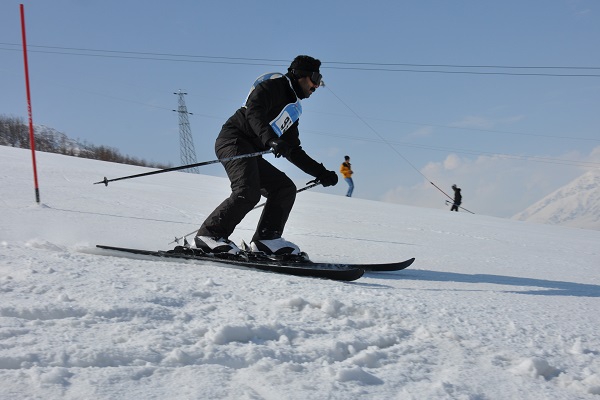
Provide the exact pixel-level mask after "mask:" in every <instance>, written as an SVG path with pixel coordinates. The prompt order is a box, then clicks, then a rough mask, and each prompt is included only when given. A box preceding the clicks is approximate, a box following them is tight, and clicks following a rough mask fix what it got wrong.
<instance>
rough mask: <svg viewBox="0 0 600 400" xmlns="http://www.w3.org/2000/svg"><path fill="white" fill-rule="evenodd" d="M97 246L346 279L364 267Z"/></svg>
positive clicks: (251, 255)
mask: <svg viewBox="0 0 600 400" xmlns="http://www.w3.org/2000/svg"><path fill="white" fill-rule="evenodd" d="M96 247H98V248H100V249H104V250H111V251H116V252H125V253H130V254H138V255H144V256H150V257H157V258H168V259H181V260H192V261H207V262H215V263H219V264H227V265H232V266H237V267H245V268H252V269H256V270H261V271H268V272H275V273H279V274H286V275H294V276H307V277H314V278H324V279H331V280H336V281H346V282H350V281H354V280H356V279H358V278H360V277H361V276H362V275H363V274H364V272H365V269H363V268H361V266H362V264H343V263H341V264H336V263H313V262H310V261H306V260H304V261H301V260H300V259H299V258H294V257H289V256H288V257H269V256H266V255H259V254H254V253H247V252H243V253H242V254H241V255H237V256H236V255H231V254H227V253H225V254H223V253H219V254H207V253H204V252H202V251H201V250H198V249H191V248H186V247H182V246H177V247H175V249H173V250H167V251H163V250H158V251H153V250H141V249H131V248H124V247H114V246H104V245H96Z"/></svg>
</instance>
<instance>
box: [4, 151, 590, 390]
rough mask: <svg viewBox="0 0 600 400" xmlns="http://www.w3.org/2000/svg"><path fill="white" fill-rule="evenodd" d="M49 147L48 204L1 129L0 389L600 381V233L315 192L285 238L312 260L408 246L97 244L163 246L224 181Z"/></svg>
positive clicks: (315, 252)
mask: <svg viewBox="0 0 600 400" xmlns="http://www.w3.org/2000/svg"><path fill="white" fill-rule="evenodd" d="M38 164H39V165H38V168H39V175H40V176H39V181H40V193H41V200H42V204H41V205H37V204H36V203H35V201H34V199H35V196H34V190H33V187H32V186H33V184H32V181H33V179H32V173H31V160H30V156H29V152H28V151H27V150H22V149H13V148H7V147H0V228H1V229H0V398H1V399H3V400H4V399H19V400H21V399H78V400H79V399H111V400H113V399H273V400H275V399H278V400H279V399H292V400H293V399H301V400H306V399H365V398H368V399H486V400H488V399H503V400H504V399H531V400H534V399H535V400H539V399H598V396H599V395H600V336H599V335H598V332H599V331H600V318H599V317H598V310H599V309H600V274H599V273H598V265H600V251H599V250H598V243H599V242H600V232H597V231H592V230H582V229H571V228H565V227H557V226H548V225H538V224H530V223H525V222H517V221H511V220H505V219H498V218H491V217H486V216H480V215H471V214H468V213H451V212H449V211H441V210H431V209H421V208H414V207H403V206H400V205H394V204H387V203H378V202H373V201H366V200H361V199H355V198H346V197H343V196H333V195H327V194H322V193H315V192H311V191H305V192H303V193H301V194H299V195H298V198H297V203H296V206H295V208H294V211H293V212H292V215H291V217H290V220H289V223H288V227H287V230H286V232H285V237H286V239H289V240H292V241H294V242H296V243H298V244H299V245H300V246H301V247H302V249H303V250H305V251H307V252H308V253H309V254H310V255H311V258H312V259H313V260H315V261H325V260H328V261H387V260H394V259H398V258H407V257H413V256H414V257H416V258H417V261H416V262H415V264H413V266H411V268H409V269H408V270H406V271H401V272H395V273H380V274H376V273H370V274H367V275H366V276H365V277H363V278H361V279H360V280H358V281H355V282H352V283H340V282H333V281H326V280H320V279H312V278H300V277H289V276H283V275H277V274H271V273H264V272H257V271H251V270H242V269H238V268H228V267H222V266H217V265H214V264H211V263H208V262H206V263H202V264H193V263H190V262H169V261H148V260H141V259H135V258H117V257H111V256H107V255H105V254H104V253H102V252H100V251H98V250H97V249H95V247H94V245H95V244H96V243H103V244H112V245H121V246H130V247H143V248H149V249H158V248H160V249H167V248H169V246H172V245H169V244H168V243H169V242H170V241H171V239H172V238H173V237H174V236H175V235H181V234H185V233H188V232H191V231H193V230H194V229H196V228H197V227H198V225H199V224H200V223H201V222H202V220H203V218H204V217H205V216H206V215H207V214H208V213H209V212H210V211H212V209H213V208H214V207H215V206H216V205H217V204H218V203H219V202H220V201H221V200H222V199H223V198H225V196H227V195H228V194H229V187H228V182H227V181H226V180H224V179H221V178H215V177H209V176H202V175H196V174H186V173H177V172H175V173H167V174H161V175H154V176H151V177H144V178H138V179H135V180H125V181H119V182H113V183H111V184H109V186H108V187H104V185H93V184H92V182H96V181H99V180H101V179H102V178H103V177H104V176H107V177H108V178H115V177H119V176H123V175H129V174H134V173H139V172H141V171H144V169H142V168H137V167H132V166H126V165H118V164H111V163H103V162H98V161H94V160H86V159H79V158H72V157H66V156H60V155H56V154H46V153H38ZM299 184H300V185H302V184H303V182H300V183H299ZM258 217H259V215H258V212H257V211H253V212H251V213H250V214H249V215H248V217H247V218H246V219H245V220H244V221H243V222H242V223H241V224H240V226H239V228H238V229H237V230H236V232H235V234H234V235H233V237H232V239H233V240H235V241H240V240H242V239H244V240H248V239H249V238H250V237H251V236H252V233H253V228H254V226H255V224H256V222H257V220H258Z"/></svg>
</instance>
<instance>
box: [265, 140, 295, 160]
mask: <svg viewBox="0 0 600 400" xmlns="http://www.w3.org/2000/svg"><path fill="white" fill-rule="evenodd" d="M267 144H268V145H269V146H271V148H272V149H273V153H275V157H276V158H279V157H281V156H284V157H285V158H288V156H289V155H290V153H291V152H292V146H290V145H289V144H288V143H287V142H286V141H285V140H282V139H272V140H269V142H268V143H267Z"/></svg>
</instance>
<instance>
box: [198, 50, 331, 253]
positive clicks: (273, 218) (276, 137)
mask: <svg viewBox="0 0 600 400" xmlns="http://www.w3.org/2000/svg"><path fill="white" fill-rule="evenodd" d="M320 66H321V61H319V60H317V59H315V58H313V57H310V56H306V55H299V56H297V57H296V58H295V59H294V60H293V61H292V63H291V65H290V67H289V68H288V72H287V73H286V74H285V75H281V74H270V75H269V78H270V79H265V80H264V81H262V82H259V81H260V78H259V80H257V83H255V85H254V86H255V87H253V90H251V92H250V94H249V95H248V98H247V99H246V103H245V104H244V106H242V107H241V108H240V109H238V110H237V111H236V112H235V113H234V114H233V116H231V117H230V118H229V119H228V120H227V122H225V124H224V125H223V127H222V129H221V132H220V133H219V135H218V137H217V140H216V143H215V152H216V154H217V156H218V157H219V158H226V157H232V156H237V155H241V154H248V153H253V152H257V151H263V150H267V149H269V148H271V149H272V151H273V153H275V157H284V158H286V159H287V160H288V161H290V162H291V163H292V164H294V165H295V166H297V167H298V168H299V169H301V170H302V171H303V172H305V173H306V174H308V175H312V176H313V177H315V178H316V180H317V181H318V182H320V183H321V184H322V185H323V186H334V185H335V184H337V182H338V177H337V174H336V173H335V172H334V171H330V170H327V169H326V168H325V167H324V166H323V164H320V163H318V162H317V161H315V160H314V159H312V158H311V157H310V156H308V155H307V154H306V152H305V151H304V150H303V149H302V147H301V146H300V139H299V132H298V118H299V117H300V114H301V113H302V105H301V103H300V100H301V99H306V98H309V97H310V96H311V94H313V93H314V92H315V90H316V89H317V88H318V87H319V86H320V85H321V78H322V76H321V74H320V72H319V68H320ZM223 166H224V167H225V171H226V172H227V176H228V177H229V180H230V182H231V195H230V196H229V198H227V199H225V200H224V201H223V202H222V203H221V204H220V205H219V206H218V207H217V208H216V209H215V210H214V211H213V212H212V213H211V214H210V215H209V216H208V217H207V218H206V220H205V221H204V223H203V224H202V226H201V227H200V229H199V230H198V233H197V236H196V237H195V238H194V241H195V244H196V247H198V248H200V249H202V250H204V251H206V252H211V253H221V252H228V253H231V254H237V253H239V252H240V249H239V248H238V247H237V246H236V245H235V244H234V243H233V242H231V241H230V240H229V235H231V234H232V233H233V231H234V229H235V227H236V226H237V225H238V224H239V223H240V222H241V221H242V219H243V218H244V217H245V216H246V214H247V213H248V212H250V210H252V208H253V207H254V206H255V205H256V204H257V203H258V201H259V200H260V196H261V194H262V195H263V196H265V197H266V198H267V201H266V203H265V207H264V209H263V212H262V215H261V217H260V220H259V222H258V226H257V228H256V231H255V233H254V235H253V237H252V241H251V242H250V248H251V250H252V251H262V252H265V253H267V254H286V253H287V254H299V253H300V249H299V247H298V246H297V245H296V244H294V243H292V242H289V241H287V240H285V239H284V238H283V237H282V233H283V230H284V227H285V224H286V222H287V219H288V216H289V214H290V211H291V210H292V207H293V205H294V201H295V199H296V186H295V185H294V183H293V182H292V180H291V179H290V178H288V177H287V175H285V174H284V173H283V172H281V171H280V170H278V169H277V168H275V167H274V166H273V165H272V164H271V163H269V162H268V161H267V160H265V159H264V158H262V157H261V156H258V157H249V158H242V159H237V160H232V161H227V162H224V163H223Z"/></svg>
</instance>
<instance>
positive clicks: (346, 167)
mask: <svg viewBox="0 0 600 400" xmlns="http://www.w3.org/2000/svg"><path fill="white" fill-rule="evenodd" d="M340 173H341V174H342V176H343V177H344V180H345V181H346V183H348V191H347V192H346V197H352V192H353V191H354V181H353V180H352V174H353V173H354V171H352V164H350V156H344V162H343V163H342V165H340Z"/></svg>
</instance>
